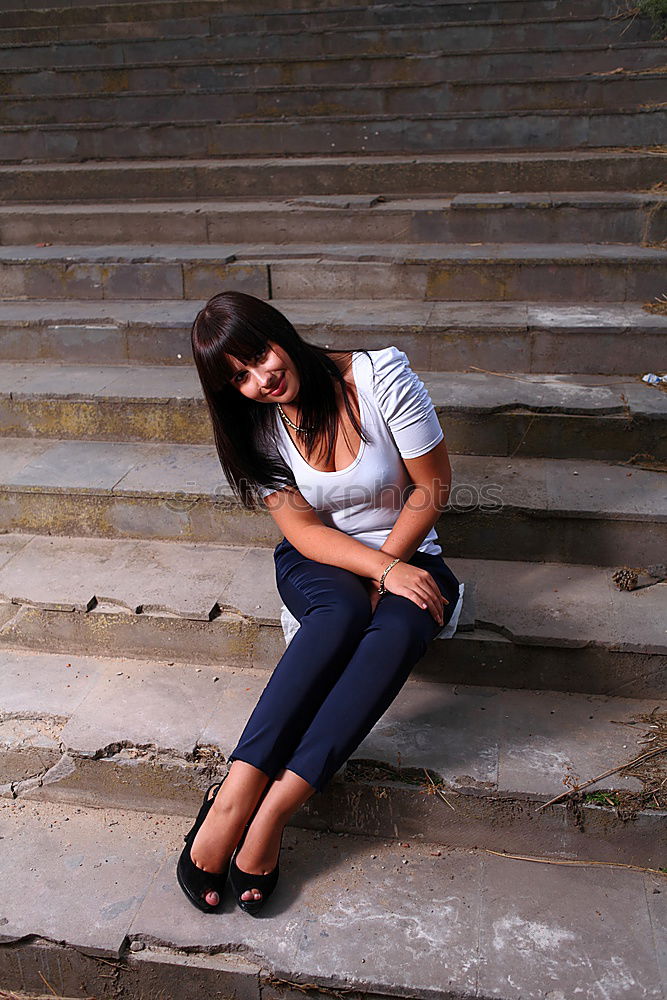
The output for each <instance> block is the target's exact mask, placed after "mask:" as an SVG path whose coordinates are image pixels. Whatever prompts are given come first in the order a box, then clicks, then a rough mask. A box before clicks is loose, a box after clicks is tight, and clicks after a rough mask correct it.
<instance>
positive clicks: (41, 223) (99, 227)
mask: <svg viewBox="0 0 667 1000" xmlns="http://www.w3.org/2000/svg"><path fill="white" fill-rule="evenodd" d="M143 232H149V233H150V234H151V239H152V241H153V243H154V244H155V243H172V244H178V243H186V244H187V243H194V244H207V243H215V244H220V243H223V242H224V241H229V240H241V241H242V242H243V243H249V242H257V243H261V242H263V241H267V242H273V241H275V240H276V239H277V238H280V240H281V242H284V243H287V242H290V241H293V240H294V241H296V242H299V243H302V242H304V241H308V240H310V241H312V242H316V241H317V240H318V238H321V235H322V233H326V236H327V240H328V241H330V242H341V243H342V242H345V243H368V242H372V241H378V242H381V243H384V242H390V241H392V240H394V239H396V238H400V240H401V242H402V243H412V242H414V243H423V242H429V243H467V242H474V241H481V242H484V243H489V242H490V243H500V242H502V243H513V242H523V241H525V240H526V239H529V240H530V241H531V242H533V243H538V242H539V243H558V242H565V243H575V242H577V241H578V240H581V241H585V242H586V243H593V242H599V243H607V242H610V243H642V244H658V243H660V242H662V241H664V240H666V239H667V195H665V194H660V193H659V192H656V193H654V194H647V193H643V194H640V193H635V192H623V191H619V192H608V193H607V192H598V191H596V192H590V193H589V192H586V193H583V192H581V193H580V192H569V193H563V194H546V193H543V192H524V193H517V194H510V193H507V194H488V193H480V194H453V195H451V196H449V197H433V196H421V197H411V198H405V197H396V196H394V197H391V196H388V195H382V196H379V197H378V196H374V195H373V194H364V195H305V196H303V197H300V198H299V197H297V198H289V199H279V200H271V201H270V200H268V199H265V200H261V201H241V200H239V199H225V200H216V201H208V200H206V201H203V200H197V201H175V202H167V203H165V202H163V201H153V202H145V201H141V202H140V201H137V200H135V201H131V202H125V203H122V202H118V201H113V202H106V203H102V204H89V203H86V204H85V205H81V204H76V203H70V204H66V205H56V206H54V205H51V204H47V205H44V204H25V203H16V204H13V205H0V244H1V245H4V246H9V245H13V244H18V245H22V244H25V245H27V244H31V243H32V244H37V243H40V242H49V243H55V244H66V243H75V244H90V245H94V246H98V245H100V244H114V243H117V244H123V243H131V242H132V240H133V239H134V238H135V236H136V234H137V233H143Z"/></svg>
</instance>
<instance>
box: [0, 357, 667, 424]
mask: <svg viewBox="0 0 667 1000" xmlns="http://www.w3.org/2000/svg"><path fill="white" fill-rule="evenodd" d="M415 370H416V371H418V369H415ZM418 374H419V376H420V378H421V379H422V380H423V381H424V383H425V385H426V387H427V389H428V391H429V394H430V396H431V399H432V401H433V404H434V406H435V408H436V410H437V411H438V412H440V413H453V412H461V411H469V412H474V413H494V412H502V411H504V410H506V409H508V408H513V407H517V408H522V409H528V410H530V411H532V412H536V413H568V414H600V415H609V416H628V415H629V414H632V415H637V416H639V415H642V416H643V415H646V416H657V417H662V416H665V417H666V418H667V394H666V393H664V392H662V391H660V390H658V389H656V388H655V387H653V386H650V385H647V384H646V383H645V382H642V381H641V379H640V378H639V376H636V377H635V378H622V377H619V376H617V375H616V376H615V375H577V374H573V375H536V374H531V373H527V372H514V373H513V374H512V375H504V374H501V375H497V376H496V375H494V373H485V372H442V371H418ZM1 396H11V397H12V398H13V399H40V398H46V399H86V400H91V399H93V400H107V399H114V400H119V401H127V400H130V399H131V400H146V401H148V400H155V401H157V400H160V401H165V402H166V401H174V402H175V401H192V402H195V401H199V402H202V403H203V394H202V391H201V384H200V382H199V377H198V375H197V372H196V369H195V368H194V366H193V365H188V366H185V365H183V366H169V365H142V366H136V365H119V364H116V365H114V364H109V365H104V364H99V365H92V364H88V365H85V364H70V365H68V364H67V363H45V362H25V361H7V362H0V397H1Z"/></svg>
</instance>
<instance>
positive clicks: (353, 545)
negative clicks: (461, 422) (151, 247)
mask: <svg viewBox="0 0 667 1000" xmlns="http://www.w3.org/2000/svg"><path fill="white" fill-rule="evenodd" d="M192 349H193V353H194V359H195V363H196V366H197V370H198V373H199V377H200V380H201V384H202V388H203V392H204V397H205V399H206V402H207V404H208V408H209V412H210V415H211V419H212V422H213V429H214V438H215V444H216V448H217V451H218V455H219V458H220V462H221V465H222V468H223V470H224V472H225V474H226V476H227V478H228V480H229V482H230V484H231V485H232V487H233V489H234V492H235V494H236V496H237V497H238V498H239V499H240V501H241V502H242V503H243V505H244V506H246V507H249V508H253V507H255V508H256V507H257V506H259V505H261V503H262V502H263V504H264V505H265V506H266V507H267V508H268V510H269V512H270V514H271V515H272V517H273V519H274V521H275V523H276V525H277V527H278V529H279V531H280V533H281V534H282V535H283V536H284V537H283V539H282V541H281V542H280V543H279V544H278V545H277V546H276V548H275V550H274V562H275V568H276V584H277V588H278V592H279V594H280V596H281V598H282V600H283V602H284V604H285V605H286V607H287V608H288V609H289V611H290V612H291V613H292V614H293V615H294V616H295V617H296V618H297V619H298V620H299V622H300V627H299V628H298V630H297V632H296V634H295V636H294V637H293V639H292V640H291V642H290V644H289V645H288V647H287V649H286V650H285V652H284V654H283V655H282V657H281V659H280V661H279V662H278V664H277V666H276V667H275V669H274V670H273V673H272V674H271V676H270V679H269V681H268V683H267V684H266V687H265V688H264V690H263V692H262V694H261V697H260V698H259V701H258V702H257V705H256V707H255V709H254V710H253V712H252V714H251V716H250V718H249V719H248V722H247V724H246V726H245V729H244V730H243V733H242V734H241V737H240V739H239V741H238V743H237V745H236V747H235V749H234V750H233V751H232V753H231V755H230V757H229V762H230V763H231V767H230V769H229V771H228V773H227V775H226V776H225V778H224V781H223V782H221V783H218V784H216V785H214V786H212V787H211V788H210V789H209V791H208V792H207V794H206V796H205V798H204V803H203V804H202V807H201V809H200V812H199V815H198V817H197V819H196V821H195V824H194V826H193V827H192V829H191V830H190V832H189V834H188V835H187V837H186V838H185V839H186V843H185V847H184V849H183V852H182V854H181V857H180V859H179V862H178V869H177V874H178V880H179V883H180V885H181V887H182V888H183V890H184V892H185V893H186V895H187V896H188V898H189V899H190V901H191V902H192V903H193V904H194V905H195V906H197V907H198V908H199V909H200V910H203V911H204V912H209V913H211V912H217V911H219V909H220V907H221V905H222V902H223V889H224V885H225V882H226V879H227V875H229V881H230V883H231V886H232V889H233V891H234V894H235V898H236V901H237V903H238V905H239V906H240V907H241V908H242V909H244V910H245V911H246V912H249V913H253V914H256V913H258V912H259V910H260V908H261V907H262V905H263V904H264V902H265V901H266V900H267V898H268V897H269V895H270V894H271V892H272V891H273V889H274V888H275V885H276V882H277V879H278V857H279V853H280V846H281V842H282V834H283V830H284V827H285V825H286V824H287V823H288V821H289V820H290V818H291V817H292V816H293V815H294V813H295V812H296V811H297V809H298V808H299V807H300V806H301V805H302V804H303V803H304V802H306V801H307V799H309V798H310V796H311V795H313V794H314V793H315V792H322V791H323V790H324V789H325V787H326V785H327V783H328V782H329V780H330V778H331V777H332V776H333V775H334V774H335V772H336V771H337V770H338V769H339V768H340V767H341V766H342V765H343V764H344V762H345V761H346V760H347V759H348V758H349V756H350V755H351V754H352V753H353V752H354V750H355V749H356V748H357V747H358V746H359V744H360V743H361V741H362V740H363V739H364V737H365V736H366V735H367V734H368V733H369V732H370V730H371V729H372V728H373V726H374V725H375V723H376V722H377V721H378V719H379V718H380V717H381V716H382V715H383V714H384V712H385V711H386V710H387V708H388V707H389V705H390V704H391V702H392V701H393V700H394V698H395V697H396V695H397V694H398V692H399V691H400V689H401V687H402V686H403V685H404V683H405V681H406V680H407V678H408V675H409V674H410V672H411V670H412V668H413V667H414V665H415V664H416V663H417V662H418V661H419V660H420V659H421V658H422V656H423V655H424V653H425V652H426V649H427V647H428V645H429V643H430V642H431V640H432V639H434V638H435V636H436V635H437V634H438V633H439V631H440V630H441V629H442V627H443V626H444V625H445V624H446V623H447V622H448V621H449V620H450V618H452V615H453V613H454V610H455V608H456V605H457V600H458V596H459V581H458V580H457V579H456V577H455V576H454V574H453V573H452V571H451V570H450V569H449V567H448V566H447V565H446V563H445V562H444V561H443V558H442V555H441V551H442V550H441V548H440V545H439V544H438V540H437V535H436V532H435V528H434V525H435V522H436V521H437V519H438V517H439V515H440V513H441V511H442V510H443V508H444V507H445V505H446V503H447V500H448V495H449V488H450V483H451V469H450V464H449V458H448V455H447V448H446V446H445V442H444V440H443V433H442V430H441V428H440V425H439V422H438V419H437V416H436V413H435V411H434V408H433V404H432V402H431V400H430V397H429V395H428V393H427V391H426V389H425V387H424V385H423V383H422V382H421V380H420V379H419V378H418V377H417V376H416V375H415V374H414V372H413V371H412V370H411V368H410V366H409V363H408V359H407V357H406V355H405V354H404V353H403V352H401V351H399V350H397V349H396V348H395V347H387V348H384V349H382V350H376V351H362V350H354V351H332V350H326V349H324V348H321V347H318V346H315V345H314V344H310V343H307V342H306V341H304V340H303V339H302V338H301V337H300V336H299V335H298V334H297V332H296V331H295V329H294V327H293V326H292V325H291V323H290V322H289V321H288V320H287V319H286V318H285V317H284V316H283V315H282V314H281V313H280V312H278V311H277V310H276V309H274V308H273V307H272V306H271V305H269V304H267V303H265V302H262V301H261V300H260V299H256V298H254V297H253V296H250V295H245V294H242V293H240V292H223V293H220V294H218V295H214V296H213V298H212V299H210V300H209V302H208V303H207V304H206V305H205V306H204V308H203V309H202V310H201V312H200V313H199V314H198V315H197V318H196V319H195V321H194V324H193V327H192Z"/></svg>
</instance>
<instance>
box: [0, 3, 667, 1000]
mask: <svg viewBox="0 0 667 1000" xmlns="http://www.w3.org/2000/svg"><path fill="white" fill-rule="evenodd" d="M42 2H44V3H46V2H47V0H42ZM7 6H8V7H10V8H11V9H9V10H5V11H3V13H2V16H1V19H0V46H1V47H2V60H1V68H0V93H1V94H2V96H1V97H0V160H1V163H0V297H1V301H0V433H1V434H2V448H1V449H0V531H1V532H2V534H1V535H0V660H1V661H2V671H0V774H1V777H0V782H2V792H3V799H2V801H1V802H0V805H1V806H2V813H1V815H2V819H1V820H0V826H1V827H2V830H1V831H0V835H1V836H2V837H3V838H4V839H3V846H4V848H5V858H6V862H7V863H6V871H7V873H8V874H7V875H6V884H5V886H4V890H3V897H4V899H3V904H4V905H3V907H1V908H0V910H1V912H0V942H3V944H2V946H1V947H0V987H6V988H8V989H13V990H23V991H25V992H26V993H32V994H34V993H42V992H44V991H45V990H46V987H47V986H48V987H49V991H50V993H51V994H53V993H57V995H59V996H68V997H84V996H93V995H94V996H96V997H112V996H113V997H118V996H124V997H128V998H129V997H131V998H135V997H137V998H138V997H140V996H141V997H144V996H151V997H152V996H156V997H157V996H162V997H169V998H174V1000H189V998H190V997H193V998H194V997H195V996H197V997H200V996H201V995H210V996H225V997H227V996H230V997H235V998H236V997H239V998H240V997H244V998H245V997H250V996H252V997H256V998H257V1000H266V998H269V997H270V998H274V997H275V998H278V997H280V998H289V997H291V996H296V995H297V994H299V995H302V994H303V993H304V992H307V993H308V994H309V995H310V996H314V997H325V996H326V997H330V996H332V995H334V996H339V995H341V994H342V993H344V992H345V993H350V992H352V993H353V994H354V995H369V996H374V997H397V996H398V997H405V998H408V997H410V998H412V997H419V998H438V1000H441V998H442V1000H463V998H472V997H474V998H480V1000H481V998H491V997H496V998H501V1000H533V998H535V1000H538V998H540V1000H543V998H549V1000H570V998H574V997H577V998H581V1000H620V998H623V1000H626V998H627V1000H638V998H650V1000H658V998H660V997H663V996H664V993H663V991H664V988H665V982H666V981H667V964H666V963H665V960H664V952H663V951H662V950H661V939H662V937H663V936H664V931H665V929H666V928H667V911H666V910H665V903H664V900H665V899H667V885H666V884H665V879H664V875H665V872H666V869H665V866H666V865H667V850H666V848H667V834H666V830H667V826H666V810H667V797H666V795H665V787H666V786H665V781H666V780H667V771H666V770H665V756H664V752H663V753H661V754H654V756H653V757H650V758H649V757H647V759H646V760H645V761H643V762H642V763H640V764H639V765H636V766H634V767H632V768H630V767H622V765H625V764H627V763H628V762H630V761H631V760H633V759H634V758H636V757H637V756H639V755H641V754H647V753H649V752H650V751H652V750H656V749H659V748H660V747H662V748H663V750H664V748H665V745H666V744H665V741H666V739H667V735H666V733H667V714H666V713H667V703H666V701H665V677H666V675H667V656H666V653H667V632H666V631H665V629H666V621H667V615H666V614H665V610H666V606H667V602H666V601H665V593H666V591H665V588H666V587H667V584H666V583H657V584H655V585H653V586H649V587H645V588H643V589H638V590H634V591H630V592H622V591H619V590H618V589H617V588H616V587H615V585H614V583H613V581H612V573H613V572H614V570H615V569H618V568H619V567H621V566H622V565H624V564H627V565H629V566H633V567H640V566H647V565H650V564H657V563H664V562H665V559H666V554H665V553H666V550H667V546H666V524H667V517H666V515H667V506H666V502H665V470H666V469H667V435H666V428H667V405H666V397H665V391H664V389H661V388H655V387H652V386H648V385H646V384H645V383H643V382H642V381H641V375H642V373H644V372H646V371H656V370H658V371H663V370H664V357H665V346H664V345H665V340H666V335H667V316H665V315H664V312H663V313H661V312H660V311H659V309H657V308H653V309H646V308H644V306H645V304H647V303H649V304H650V303H655V300H656V299H657V298H658V297H659V296H661V295H663V294H664V292H665V290H666V289H665V273H666V272H665V264H666V263H667V246H666V243H665V240H666V238H667V209H666V207H665V201H666V198H665V187H664V181H665V163H666V162H667V157H666V155H665V147H664V146H661V145H660V143H661V142H664V136H665V134H666V131H665V123H666V120H667V110H666V109H665V106H664V93H665V88H664V81H665V64H666V63H667V58H666V52H665V45H664V43H662V42H659V41H656V40H654V39H652V38H651V29H650V25H649V24H648V22H647V21H646V20H644V19H642V18H640V17H637V16H636V15H629V16H619V11H618V9H617V6H616V4H615V3H613V2H607V0H578V2H576V3H575V2H562V0H559V2H555V0H475V2H466V3H463V2H458V0H450V2H448V3H439V2H436V3H418V2H410V0H406V2H402V3H399V2H389V3H383V4H371V5H370V6H369V5H368V4H361V3H358V2H355V0H322V2H320V3H318V4H308V3H307V2H306V0H273V5H272V4H270V3H269V2H268V0H265V2H262V3H260V2H259V0H244V2H243V3H241V2H240V0H230V2H227V3H224V4H221V3H219V2H213V0H182V2H179V3H176V2H171V0H167V2H164V3H155V2H138V0H115V2H114V3H100V4H99V5H97V6H92V5H91V3H90V0H69V2H64V0H61V2H58V0H50V7H49V8H48V9H46V8H45V9H41V8H40V9H37V7H36V5H35V3H34V2H31V0H23V2H20V0H8V3H7ZM223 288H238V289H242V290H245V291H249V292H251V293H252V294H256V295H258V296H260V297H263V298H267V299H271V300H272V301H274V302H275V303H276V305H277V306H278V308H280V309H281V310H282V311H283V312H285V313H286V314H287V315H288V316H289V317H290V319H291V320H292V321H293V322H294V323H295V325H296V326H297V328H298V329H299V331H300V332H301V333H302V335H303V336H305V337H306V338H307V339H310V340H312V341H314V342H317V343H321V344H327V345H330V346H337V347H345V348H348V349H349V348H355V347H360V346H363V347H368V348H371V349H373V348H379V347H384V346H387V345H389V344H395V345H396V346H398V347H400V348H401V349H403V350H405V351H406V352H407V353H408V356H409V358H410V360H411V362H412V365H413V367H414V368H415V369H416V370H418V371H419V372H420V374H421V375H422V377H423V379H424V381H425V382H426V384H427V386H428V388H429V391H430V393H431V396H432V399H433V401H434V403H435V405H436V408H437V410H438V413H439V415H440V417H441V420H442V423H443V427H444V430H445V434H446V439H447V442H448V447H449V450H450V452H451V454H452V465H453V473H454V483H453V491H452V503H451V506H450V508H449V509H448V510H447V512H446V513H445V514H444V515H443V517H442V519H441V521H440V523H439V525H438V530H439V534H440V538H441V541H442V545H443V551H444V555H445V558H446V560H447V562H448V563H450V564H451V566H452V567H453V569H454V570H455V572H457V574H458V575H459V576H460V577H461V578H462V579H464V580H465V581H466V585H467V591H468V594H469V595H472V596H473V597H474V600H473V601H472V602H471V603H468V604H467V606H466V608H465V613H464V615H463V617H462V621H461V623H460V627H459V630H458V631H457V634H456V636H455V637H454V638H453V639H452V640H450V641H448V642H446V643H443V642H441V641H435V642H434V643H433V644H432V646H431V648H430V649H429V652H428V653H427V655H426V657H425V658H424V660H423V661H422V662H421V663H420V664H418V666H417V667H416V669H415V671H414V675H413V677H411V679H410V681H409V682H408V684H406V686H405V688H404V689H403V690H402V692H401V693H400V695H399V697H398V698H397V699H396V701H395V703H394V704H393V705H392V706H391V708H390V709H389V711H388V712H387V713H386V714H385V716H384V717H383V719H382V720H380V722H379V723H378V724H377V726H376V727H375V728H374V730H373V732H372V733H371V734H370V735H369V736H368V738H367V739H366V740H365V741H364V742H363V743H362V745H361V746H360V747H359V748H358V750H357V751H356V753H355V754H354V755H353V757H352V758H351V760H350V761H349V762H348V765H347V767H346V769H345V771H344V772H343V773H342V774H340V775H339V776H337V778H336V779H335V780H334V781H333V782H332V785H331V788H330V789H329V790H328V791H327V792H326V793H325V795H323V796H319V797H315V799H313V800H311V802H309V803H308V804H307V805H306V806H305V807H304V808H303V809H302V810H301V811H300V812H299V814H298V815H297V816H295V818H294V823H293V825H292V826H291V828H290V829H289V830H288V832H287V835H286V837H285V844H284V847H283V856H282V858H281V869H282V872H283V874H282V878H281V885H280V887H279V889H278V890H277V891H276V894H275V896H274V898H273V899H272V900H271V902H270V904H268V905H267V907H266V910H265V919H264V918H263V919H262V920H255V921H252V920H250V919H249V918H248V917H247V916H246V915H244V914H242V913H241V912H240V911H238V910H237V909H235V908H234V907H233V904H232V902H231V899H228V905H227V906H226V908H225V911H224V913H223V914H222V915H220V916H218V917H215V918H210V917H204V916H203V915H201V914H198V913H197V912H196V911H195V910H194V909H193V908H192V907H190V906H189V904H188V903H187V901H186V900H185V898H184V897H183V896H182V894H181V893H180V890H179V889H178V887H177V885H176V882H175V878H174V865H175V858H176V854H177V852H178V850H179V849H180V844H181V843H182V841H181V837H182V833H183V832H184V831H185V830H186V829H187V827H188V824H189V820H190V818H191V817H192V815H193V814H194V812H195V811H196V808H197V805H198V802H199V801H200V798H201V794H202V790H203V789H204V788H205V787H206V786H207V784H208V783H209V782H210V781H211V780H212V779H213V778H214V777H215V776H216V775H218V774H222V773H224V772H225V769H226V755H227V754H228V753H229V752H230V751H231V749H232V748H233V746H234V745H235V743H236V740H237V738H238V736H239V734H240V732H241V730H242V728H243V726H244V724H245V720H246V719H247V716H248V714H249V713H250V711H251V709H252V707H253V705H254V704H255V702H256V700H257V697H258V696H259V694H260V692H261V690H262V688H263V686H264V684H265V683H266V680H267V677H268V675H269V672H270V671H271V670H272V668H273V666H274V665H275V663H276V661H277V659H278V658H279V656H280V655H281V652H282V650H283V649H284V640H283V635H282V631H281V629H280V620H279V612H280V599H279V596H278V594H277V593H276V591H275V585H274V579H273V562H272V551H271V550H272V547H273V546H274V545H275V543H276V542H277V541H278V538H279V536H278V535H277V533H276V529H275V526H274V524H273V521H272V520H271V518H270V517H269V516H268V515H266V516H265V515H262V514H261V513H259V514H257V513H255V514H250V513H248V512H247V511H244V510H242V509H241V508H239V507H238V505H237V504H236V502H235V500H234V498H233V496H232V494H231V491H230V489H229V487H228V485H227V483H226V482H225V481H224V479H223V477H222V474H221V471H220V467H219V464H218V462H217V457H216V455H215V451H214V448H213V446H212V441H211V434H210V427H209V423H208V417H207V414H206V412H205V409H204V404H203V400H202V397H201V394H200V391H199V386H198V382H197V378H196V374H195V372H194V368H193V365H192V361H191V353H190V346H189V328H190V325H191V322H192V319H193V318H194V315H195V313H196V311H197V309H198V308H199V306H200V305H201V303H202V302H203V301H204V300H205V299H206V298H208V297H209V295H211V294H213V293H214V292H216V291H219V290H221V289H223ZM617 767H618V768H619V770H618V771H614V773H612V774H611V775H609V776H607V777H605V778H604V779H602V780H601V781H598V782H597V783H595V784H593V785H592V786H589V787H587V788H586V789H585V790H582V791H580V792H578V793H576V794H574V795H571V796H569V797H568V798H567V799H565V800H561V801H559V802H556V803H554V804H549V805H547V803H548V802H549V801H550V800H551V799H552V798H554V797H555V796H557V795H559V794H560V793H562V792H564V791H566V790H567V788H568V787H569V786H571V785H572V784H574V783H576V782H583V781H584V780H586V779H589V778H593V777H596V776H597V775H601V774H603V773H604V772H606V771H609V770H610V769H613V768H617ZM508 855H511V857H510V856H508ZM530 859H533V860H530ZM539 859H541V860H539ZM45 984H46V985H45Z"/></svg>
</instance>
